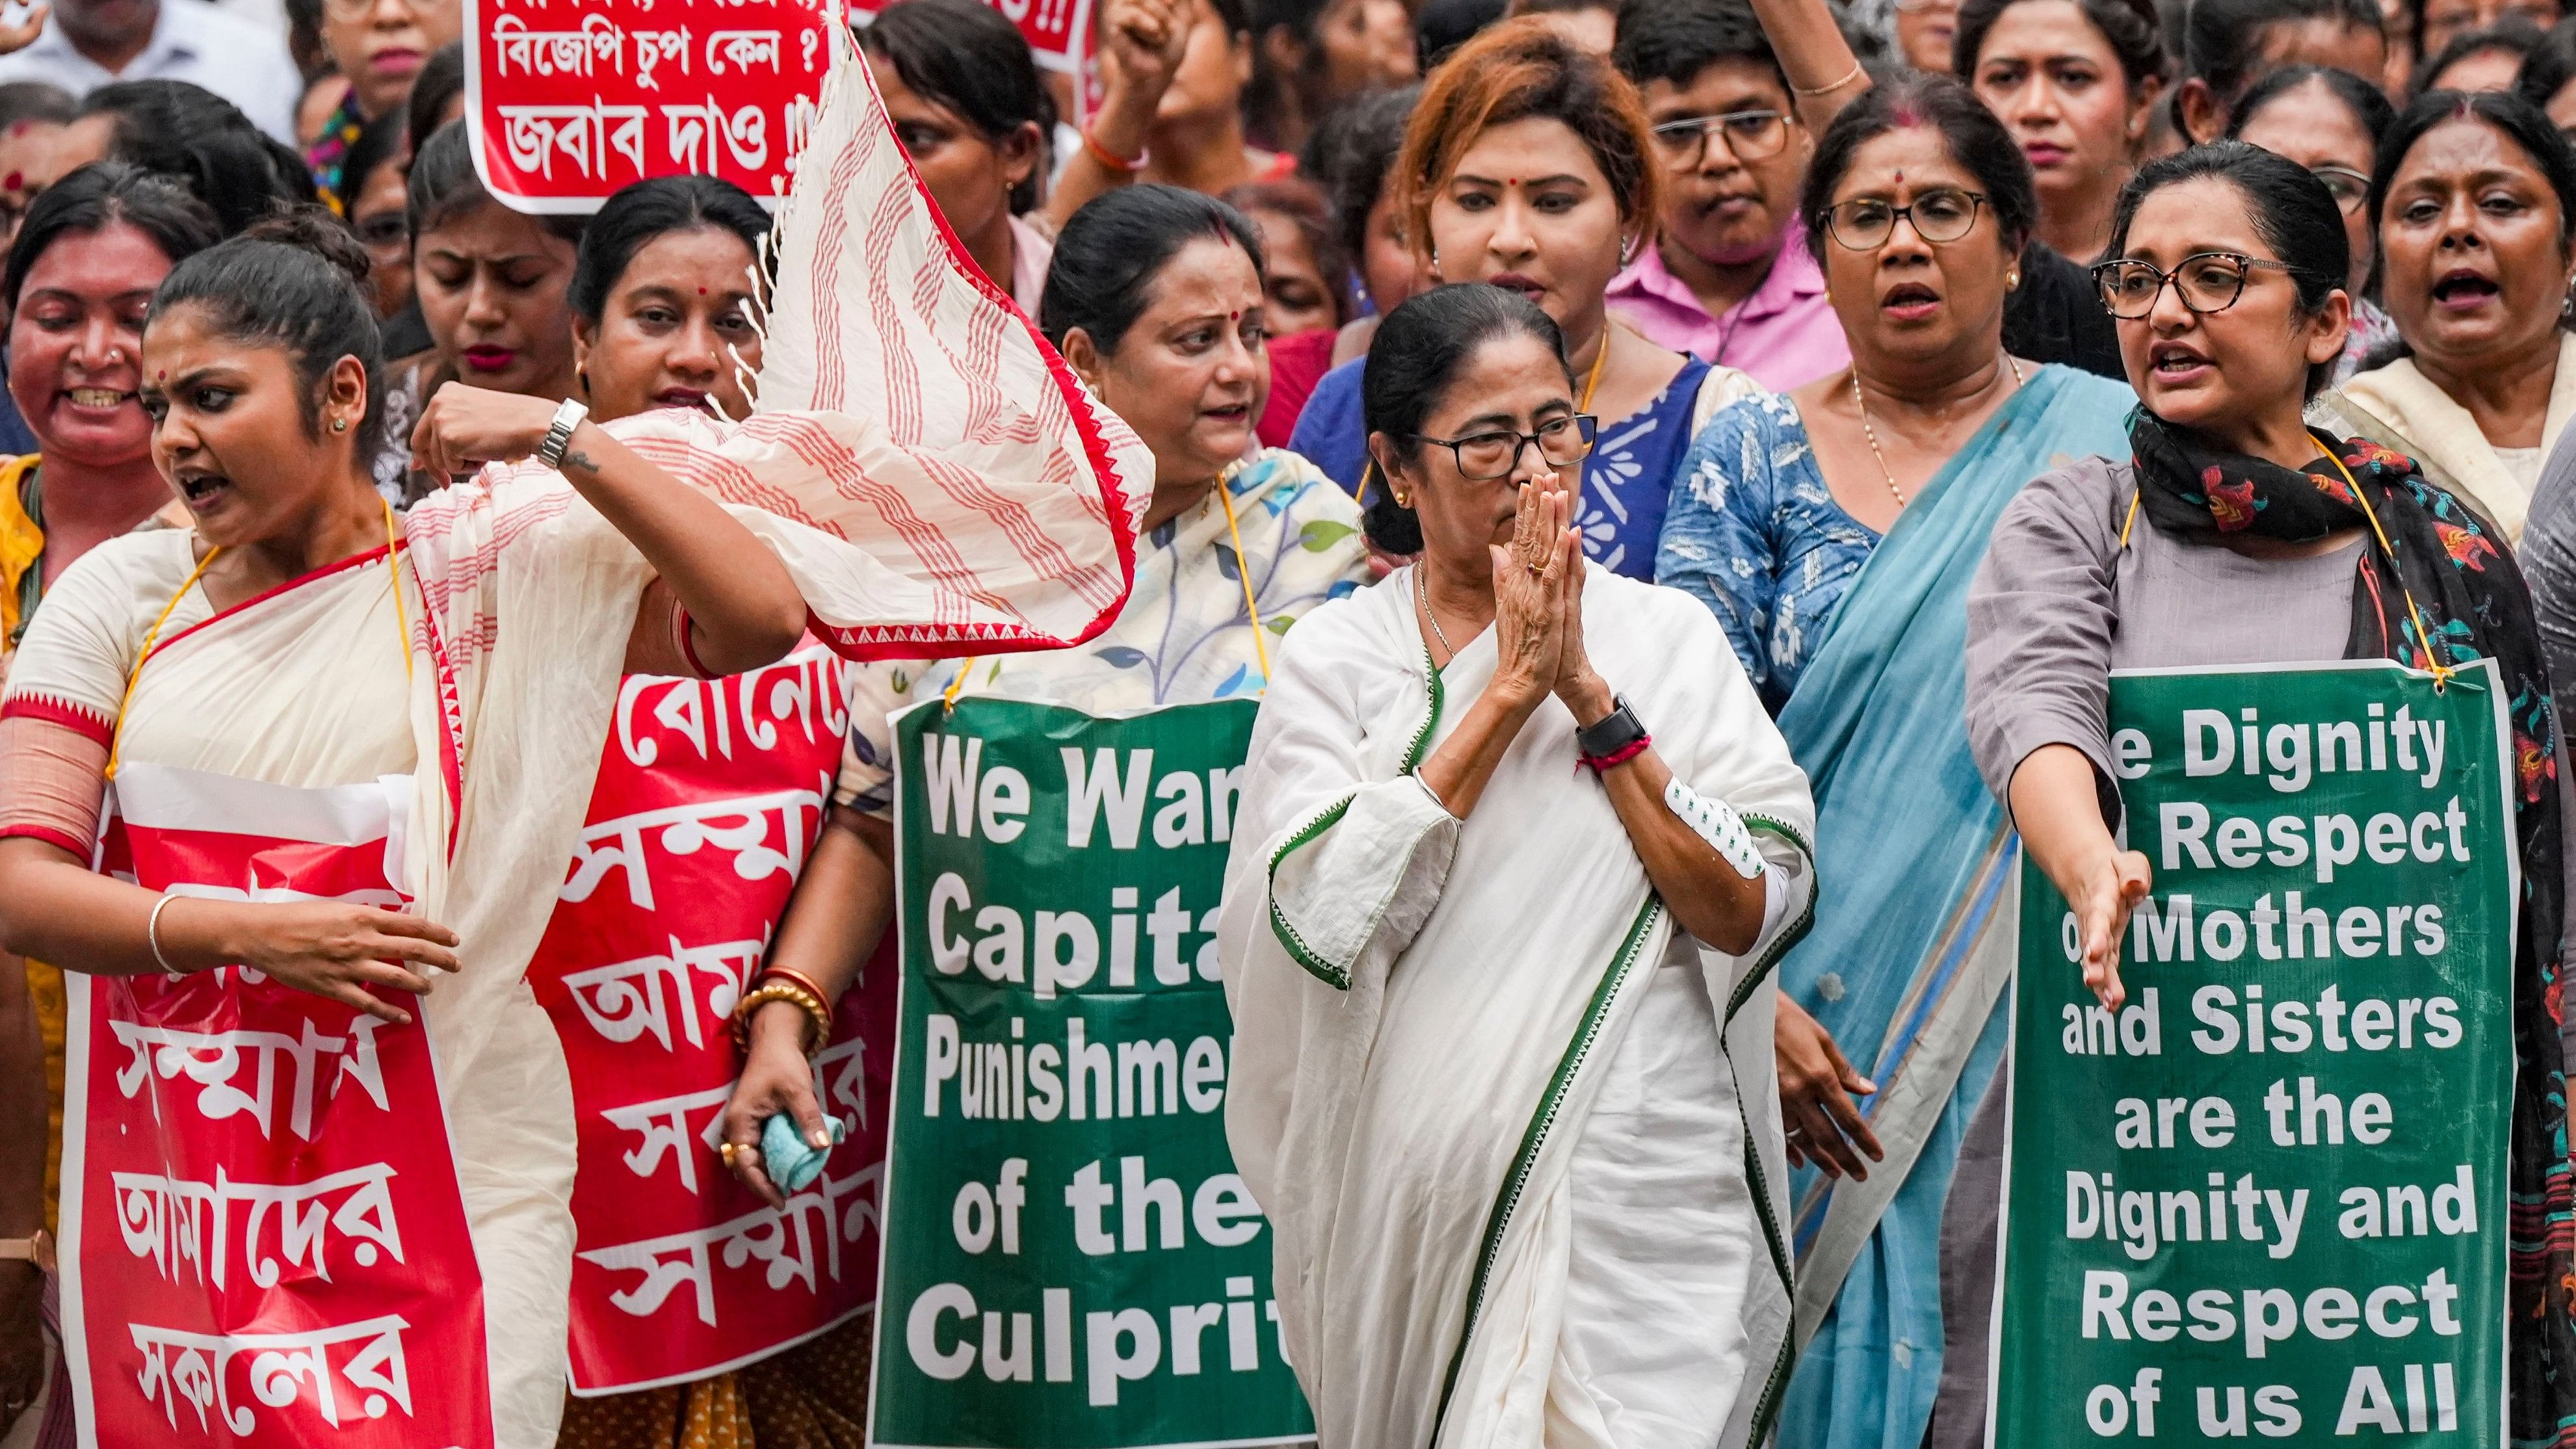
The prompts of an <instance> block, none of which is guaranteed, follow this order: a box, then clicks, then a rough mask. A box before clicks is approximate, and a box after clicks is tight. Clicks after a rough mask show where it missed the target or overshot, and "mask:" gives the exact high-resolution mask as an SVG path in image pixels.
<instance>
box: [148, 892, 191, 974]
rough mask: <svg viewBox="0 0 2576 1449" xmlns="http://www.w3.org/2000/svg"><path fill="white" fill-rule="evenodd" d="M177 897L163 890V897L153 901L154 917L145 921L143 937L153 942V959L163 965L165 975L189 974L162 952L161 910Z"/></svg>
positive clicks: (162, 969)
mask: <svg viewBox="0 0 2576 1449" xmlns="http://www.w3.org/2000/svg"><path fill="white" fill-rule="evenodd" d="M177 899H178V897H177V896H174V895H172V894H170V893H169V892H168V891H163V892H162V893H161V899H159V900H157V901H154V902H153V903H152V919H151V920H149V921H147V922H145V923H144V926H143V939H144V940H146V941H148V942H150V943H151V945H152V959H153V961H154V962H155V963H157V964H158V965H159V966H160V967H161V971H162V974H163V975H165V976H182V975H185V974H187V973H185V972H183V971H181V970H180V969H179V968H178V967H176V966H173V965H171V964H170V958H169V957H167V956H164V955H162V954H161V912H162V911H163V910H164V909H166V908H167V907H168V906H169V904H170V903H171V902H172V901H175V900H177Z"/></svg>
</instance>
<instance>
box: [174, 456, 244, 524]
mask: <svg viewBox="0 0 2576 1449" xmlns="http://www.w3.org/2000/svg"><path fill="white" fill-rule="evenodd" d="M171 481H173V482H175V483H177V484H178V485H179V497H180V499H181V500H182V501H184V502H185V503H186V504H187V505H188V511H189V512H190V513H193V514H195V515H197V516H198V517H199V518H203V517H205V516H206V515H207V514H208V513H211V512H213V511H214V510H216V509H218V508H221V507H222V506H223V504H224V501H225V500H226V499H228V498H230V497H231V496H232V486H233V483H232V480H231V479H229V478H227V477H225V476H224V475H222V474H221V473H217V472H213V471H211V470H209V469H205V468H182V469H180V470H179V471H178V472H177V473H176V474H174V475H173V476H172V480H171Z"/></svg>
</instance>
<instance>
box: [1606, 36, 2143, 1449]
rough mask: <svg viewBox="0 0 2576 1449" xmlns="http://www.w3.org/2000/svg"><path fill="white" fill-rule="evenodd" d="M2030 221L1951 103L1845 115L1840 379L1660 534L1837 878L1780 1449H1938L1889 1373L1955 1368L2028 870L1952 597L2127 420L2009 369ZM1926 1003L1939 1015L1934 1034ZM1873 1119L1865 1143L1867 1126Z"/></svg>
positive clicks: (2008, 144)
mask: <svg viewBox="0 0 2576 1449" xmlns="http://www.w3.org/2000/svg"><path fill="white" fill-rule="evenodd" d="M1909 118H1910V119H1911V121H1912V122H1913V123H1912V124H1908V119H1909ZM2037 209H2038V208H2037V203H2036V201H2035V199H2034V198H2033V196H2032V191H2031V181H2030V168H2029V166H2028V164H2027V163H2026V162H2025V161H2024V160H2023V158H2022V155H2021V152H2020V151H2019V149H2018V148H2016V147H2015V145H2014V144H2013V138H2012V135H2011V133H2009V132H2008V131H2006V130H2005V128H2004V126H2003V125H2002V124H2001V123H2000V122H1999V121H1997V120H1996V118H1995V117H1994V115H1993V114H1992V113H1991V112H1989V111H1988V110H1987V109H1986V108H1985V107H1984V106H1983V105H1982V104H1980V103H1979V102H1978V100H1977V98H1976V97H1975V96H1974V95H1972V94H1970V93H1969V92H1968V91H1967V89H1966V88H1965V87H1963V86H1961V85H1960V84H1959V83H1958V82H1956V81H1954V80H1951V79H1950V78H1949V77H1947V76H1941V77H1910V78H1908V79H1905V80H1901V81H1898V82H1895V83H1893V84H1891V85H1885V86H1880V87H1878V88H1876V89H1873V90H1872V91H1870V92H1869V93H1868V94H1867V95H1865V96H1863V97H1862V98H1861V99H1860V100H1858V101H1856V102H1854V103H1853V104H1852V105H1851V106H1849V107H1848V108H1846V109H1845V110H1844V111H1843V112H1842V113H1841V114H1840V115H1839V116H1837V117H1836V118H1835V120H1834V122H1833V124H1832V125H1831V126H1829V127H1827V128H1826V131H1825V134H1824V139H1823V140H1822V142H1821V143H1820V144H1819V145H1818V147H1817V150H1816V159H1815V163H1814V165H1813V166H1812V167H1811V168H1810V169H1809V172H1808V175H1807V187H1806V198H1805V204H1804V207H1803V210H1804V213H1805V215H1806V217H1807V219H1808V225H1807V235H1806V237H1805V238H1803V240H1804V241H1805V243H1806V245H1807V246H1809V247H1810V248H1811V249H1812V252H1813V255H1814V256H1815V257H1816V259H1817V260H1818V261H1819V262H1821V263H1822V264H1823V267H1824V272H1825V276H1826V279H1827V281H1828V282H1829V283H1830V285H1831V289H1832V295H1833V298H1834V306H1835V310H1836V312H1837V313H1839V314H1840V316H1841V318H1842V326H1843V328H1844V330H1845V331H1846V332H1847V333H1848V334H1849V335H1850V338H1851V352H1852V364H1851V366H1850V367H1849V368H1848V369H1846V370H1843V371H1840V372H1837V373H1835V374H1833V375H1832V376H1830V377H1827V378H1825V379H1823V380H1821V381H1818V382H1814V383H1810V384H1809V385H1807V386H1805V387H1801V388H1798V389H1796V390H1795V391H1793V392H1790V393H1788V394H1786V395H1783V396H1764V397H1759V398H1753V399H1750V400H1747V401H1745V402H1740V403H1737V404H1735V405H1734V406H1732V407H1729V408H1727V409H1726V410H1725V411H1723V412H1721V413H1719V414H1718V415H1717V417H1716V419H1715V420H1714V421H1713V422H1711V423H1710V424H1709V426H1708V429H1707V430H1706V431H1705V432H1703V433H1702V434H1701V435H1700V438H1699V441H1698V442H1697V443H1696V444H1695V445H1694V446H1693V447H1692V449H1691V454H1690V458H1689V460H1688V461H1687V463H1686V464H1685V465H1684V468H1683V473H1682V477H1683V482H1682V484H1681V485H1680V487H1679V488H1678V489H1677V490H1676V492H1675V495H1674V499H1673V510H1672V513H1671V515H1670V517H1669V518H1668V519H1667V520H1666V522H1665V525H1664V537H1663V549H1662V553H1661V556H1660V558H1659V560H1658V568H1657V573H1656V577H1657V579H1658V581H1660V582H1663V583H1667V584H1673V585H1677V586H1679V587H1681V588H1683V589H1685V590H1687V591H1689V592H1690V593H1692V594H1693V595H1695V596H1697V597H1698V598H1699V599H1700V600H1702V601H1703V602H1704V603H1706V604H1707V605H1708V606H1709V607H1710V608H1711V609H1712V610H1714V611H1715V613H1716V615H1717V618H1718V620H1719V622H1720V624H1721V625H1722V626H1723V627H1724V628H1725V630H1726V635H1727V639H1728V641H1729V642H1730V643H1732V644H1733V645H1734V646H1735V650H1736V653H1737V654H1738V655H1739V656H1740V657H1741V658H1742V659H1743V661H1744V665H1745V669H1746V671H1747V672H1748V673H1749V674H1750V675H1751V676H1752V678H1753V682H1754V684H1755V686H1756V688H1757V689H1758V690H1759V691H1760V692H1761V694H1762V697H1763V701H1764V703H1765V704H1766V705H1768V706H1770V708H1771V709H1772V710H1773V711H1774V712H1775V713H1777V714H1778V715H1779V719H1780V729H1781V733H1782V734H1783V735H1785V736H1787V738H1788V741H1789V748H1790V750H1791V752H1792V753H1793V754H1794V755H1795V756H1796V758H1797V760H1798V764H1799V766H1800V768H1802V769H1804V770H1805V771H1806V772H1807V775H1808V778H1809V779H1811V780H1813V781H1814V782H1815V788H1816V804H1817V812H1818V813H1817V831H1818V836H1817V847H1818V850H1819V852H1820V853H1822V854H1823V855H1824V857H1825V858H1827V859H1829V860H1831V861H1833V862H1834V875H1835V889H1834V891H1833V893H1832V894H1831V896H1829V897H1828V898H1826V899H1824V900H1822V901H1820V902H1819V904H1818V908H1817V912H1816V929H1815V931H1814V933H1813V934H1811V935H1810V936H1809V937H1808V938H1807V940H1806V941H1804V942H1803V943H1801V944H1800V945H1799V946H1798V948H1797V949H1796V950H1794V951H1792V952H1790V953H1789V955H1788V956H1787V958H1786V959H1785V960H1783V961H1782V962H1781V968H1780V971H1781V976H1780V989H1781V996H1782V999H1781V1001H1780V1003H1779V1026H1778V1030H1777V1034H1776V1051H1777V1056H1778V1063H1779V1072H1780V1098H1781V1105H1782V1111H1783V1113H1784V1115H1785V1117H1786V1120H1787V1123H1788V1129H1789V1154H1790V1160H1791V1162H1792V1163H1793V1164H1797V1165H1799V1166H1800V1167H1802V1168H1808V1167H1811V1168H1812V1169H1813V1170H1812V1171H1803V1172H1802V1174H1801V1176H1800V1177H1799V1178H1797V1179H1796V1180H1794V1181H1793V1183H1792V1184H1791V1186H1792V1192H1793V1201H1794V1203H1795V1208H1794V1213H1795V1215H1794V1217H1793V1219H1792V1223H1793V1237H1794V1241H1795V1243H1796V1245H1797V1248H1798V1252H1799V1259H1798V1284H1799V1292H1800V1297H1801V1300H1802V1303H1803V1304H1804V1305H1805V1309H1804V1313H1805V1315H1806V1322H1805V1323H1804V1324H1803V1325H1802V1326H1806V1327H1813V1328H1814V1330H1815V1331H1814V1336H1813V1338H1811V1339H1810V1340H1809V1342H1808V1344H1807V1347H1806V1348H1805V1350H1804V1351H1803V1352H1802V1353H1801V1355H1800V1362H1799V1369H1798V1376H1797V1377H1796V1379H1794V1380H1793V1381H1792V1382H1791V1385H1790V1388H1789V1392H1788V1396H1787V1399H1786V1402H1785V1406H1784V1408H1783V1410H1782V1423H1781V1443H1782V1444H1783V1445H1786V1446H1792V1449H1799V1446H1823V1445H1845V1444H1879V1443H1904V1444H1912V1443H1914V1442H1916V1441H1917V1440H1919V1439H1920V1438H1921V1437H1922V1433H1923V1423H1924V1418H1925V1415H1926V1414H1927V1413H1928V1412H1929V1410H1930V1408H1931V1394H1932V1388H1933V1385H1934V1384H1935V1383H1937V1382H1938V1379H1939V1373H1940V1368H1939V1364H1938V1361H1937V1359H1935V1358H1934V1357H1933V1356H1932V1355H1931V1354H1929V1353H1927V1352H1923V1351H1922V1350H1921V1349H1920V1348H1918V1350H1917V1352H1916V1353H1915V1355H1914V1357H1913V1358H1912V1360H1911V1362H1904V1363H1900V1362H1897V1361H1895V1360H1894V1359H1892V1358H1891V1356H1890V1355H1889V1354H1888V1352H1887V1350H1886V1345H1887V1344H1889V1343H1891V1342H1908V1343H1913V1344H1916V1345H1931V1344H1937V1343H1939V1342H1940V1340H1941V1323H1940V1304H1939V1301H1938V1299H1937V1296H1936V1295H1935V1294H1934V1293H1933V1292H1932V1291H1931V1285H1932V1284H1933V1283H1934V1282H1935V1281H1937V1277H1938V1270H1937V1248H1938V1240H1939V1232H1940V1220H1941V1203H1942V1193H1943V1190H1944V1188H1945V1186H1946V1185H1947V1183H1948V1181H1949V1177H1950V1169H1951V1162H1952V1159H1953V1155H1954V1154H1955V1152H1956V1149H1957V1143H1958V1138H1959V1135H1960V1132H1961V1131H1962V1129H1963V1126H1964V1123H1965V1122H1966V1119H1967V1116H1968V1114H1969V1112H1971V1111H1972V1110H1974V1108H1975V1105H1976V1103H1977V1101H1978V1099H1979V1097H1980V1096H1981V1095H1982V1094H1983V1093H1984V1091H1985V1089H1986V1084H1987V1082H1988V1080H1989V1078H1990V1077H1991V1076H1992V1074H1993V1071H1994V1067H1995V1063H1996V1060H1997V1058H1998V1055H1999V1054H2000V1052H2001V1050H2002V1036H2001V1031H2002V1028H2001V1022H2002V1015H2003V1014H2002V1011H2001V1008H2000V1006H1999V1003H2000V1001H2001V986H2002V983H2003V980H2004V975H2005V973H2006V972H2007V971H2008V970H2009V968H2010V965H2011V943H2012V937H2013V929H2014V924H2015V917H2014V914H2013V912H2012V910H2011V909H2010V907H2009V903H2008V902H2006V903H2004V904H2003V905H2001V906H2000V907H1998V906H1997V904H1996V902H1995V892H1994V891H1992V890H1991V889H1989V887H1990V886H1992V885H1993V884H1994V883H1995V882H1997V881H1999V880H2003V879H2005V878H2007V877H2009V875H2010V873H2011V871H2012V870H2013V869H2014V868H2015V861H2014V858H2013V853H2012V850H2011V832H2010V829H2009V827H2008V826H2007V825H2006V824H2005V822H2004V820H2003V817H2002V811H2001V810H2000V809H1998V808H1996V807H1994V806H1993V805H1991V804H1990V803H1988V802H1987V801H1986V800H1985V797H1984V793H1983V791H1982V790H1980V789H1979V788H1978V785H1977V777H1976V766H1975V763H1974V762H1973V760H1972V759H1971V758H1970V756H1969V753H1968V739H1967V731H1966V725H1965V714H1964V710H1965V701H1964V699H1963V698H1962V695H1961V688H1962V676H1961V672H1960V666H1959V661H1960V658H1961V657H1962V655H1963V654H1964V653H1965V651H1966V648H1967V642H1966V606H1965V600H1966V590H1967V580H1968V577H1969V575H1970V574H1971V572H1972V571H1973V567H1974V563H1975V560H1976V559H1977V557H1978V555H1979V554H1981V553H1982V552H1983V551H1984V549H1985V546H1986V540H1987V538H1988V536H1989V535H1991V534H1992V532H1993V531H1994V522H1995V519H1996V517H1997V516H1998V515H2000V514H2001V513H2002V511H2003V509H2004V506H2005V505H2006V504H2007V503H2009V502H2010V501H2011V500H2012V498H2013V495H2014V494H2015V493H2016V492H2018V491H2019V490H2020V488H2021V486H2022V484H2023V483H2025V482H2027V481H2028V480H2029V479H2030V478H2032V477H2033V476H2035V475H2036V474H2038V473H2040V472H2042V471H2044V470H2045V469H2047V468H2048V467H2049V466H2050V464H2051V462H2052V461H2053V460H2055V459H2058V458H2062V457H2065V456H2070V455H2072V456H2082V455H2084V454H2087V453H2093V452H2099V451H2107V450H2113V449H2117V448H2118V447H2120V446H2121V439H2120V432H2119V418H2120V415H2121V414H2122V413H2123V412H2126V411H2127V410H2128V407H2129V405H2130V403H2131V402H2132V401H2133V399H2132V397H2131V395H2130V393H2129V389H2128V388H2127V387H2126V386H2125V385H2123V384H2120V383H2116V382H2112V381H2109V380H2107V379H2104V378H2098V377H2094V376H2092V375H2091V374H2089V373H2082V372H2077V371H2074V370H2072V369H2070V368H2066V367H2061V366H2043V365H2042V364H2040V363H2036V362H2031V361H2027V360H2024V359H2020V358H2016V357H2014V356H2012V355H2011V354H2010V353H2009V352H2008V351H2007V350H2006V348H2005V346H2004V342H2003V321H2004V304H2005V297H2006V295H2007V294H2008V292H2009V291H2010V289H2011V288H2012V287H2013V285H2015V284H2016V283H2017V282H2018V281H2019V278H2018V276H2017V275H2016V273H2015V261H2014V258H2015V257H2016V255H2017V254H2018V253H2019V252H2020V249H2021V244H2022V241H2023V239H2024V238H2025V237H2026V236H2027V235H2028V234H2029V229H2030V227H2031V226H2032V225H2033V222H2034V217H2035V215H2036V212H2037ZM1873 554H1876V555H1877V556H1876V557H1872V555H1873ZM1864 561H1866V562H1867V563H1868V569H1867V570H1866V572H1864V571H1863V569H1862V567H1861V566H1862V564H1863V562H1864ZM1891 699H1895V700H1903V701H1904V704H1903V706H1902V707H1901V708H1895V709H1890V708H1887V707H1886V705H1885V703H1884V701H1887V700H1891ZM1873 701H1878V702H1879V703H1878V704H1877V706H1876V707H1873V703H1872V702H1873ZM1927 862H1931V863H1937V868H1935V869H1927V868H1926V864H1927ZM1979 903H1982V904H1979ZM1957 922H1964V925H1965V934H1964V937H1963V938H1964V939H1967V940H1969V941H1972V942H1975V943H1977V946H1978V949H1977V950H1976V951H1975V952H1974V953H1973V954H1972V956H1971V958H1970V959H1971V961H1972V963H1973V965H1974V969H1973V970H1972V971H1971V972H1970V973H1969V976H1968V978H1967V982H1968V985H1967V989H1963V990H1954V991H1950V992H1947V993H1946V994H1945V993H1942V992H1938V991H1934V992H1929V993H1926V992H1925V991H1924V987H1923V983H1924V982H1925V981H1927V980H1931V979H1935V978H1936V977H1937V976H1938V973H1939V972H1940V971H1941V970H1942V968H1943V966H1944V963H1945V962H1946V961H1947V960H1948V953H1947V952H1945V951H1944V950H1943V949H1942V948H1943V946H1944V945H1945V943H1948V942H1951V941H1952V940H1953V939H1954V936H1955V935H1956V933H1955V932H1954V931H1953V929H1952V928H1953V923H1957ZM1917 997H1924V998H1925V999H1931V1000H1935V1001H1938V1002H1940V1003H1941V1004H1940V1008H1939V1010H1937V1011H1935V1012H1932V1013H1930V1014H1928V1016H1927V1017H1925V1018H1922V1019H1917V1018H1916V1017H1915V1015H1914V1014H1912V1013H1909V1012H1907V1011H1905V1009H1904V1007H1905V1003H1907V1002H1908V1001H1910V1000H1913V999H1916V998H1917ZM1855 1062H1856V1063H1858V1064H1859V1065H1858V1067H1855V1066H1854V1065H1853V1063H1855ZM1864 1069H1865V1071H1866V1075H1864ZM1874 1092H1875V1093H1879V1094H1880V1098H1881V1102H1882V1103H1884V1104H1885V1105H1881V1106H1878V1107H1877V1108H1875V1109H1874V1110H1873V1111H1872V1112H1871V1113H1870V1117H1869V1120H1867V1121H1866V1122H1865V1121H1864V1120H1863V1118H1862V1114H1861V1109H1860V1107H1859V1106H1858V1105H1857V1104H1856V1103H1855V1101H1854V1097H1855V1095H1858V1096H1864V1097H1865V1096H1868V1095H1870V1094H1871V1093H1874ZM1873 1161H1876V1162H1878V1163H1879V1164H1880V1165H1879V1166H1877V1167H1876V1168H1873V1166H1872V1162H1873ZM1898 1184H1902V1187H1901V1189H1898V1190H1895V1191H1893V1192H1892V1193H1891V1191H1890V1189H1891V1188H1895V1187H1896V1185H1898Z"/></svg>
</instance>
